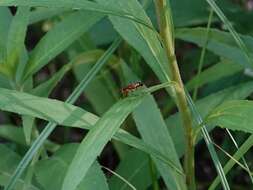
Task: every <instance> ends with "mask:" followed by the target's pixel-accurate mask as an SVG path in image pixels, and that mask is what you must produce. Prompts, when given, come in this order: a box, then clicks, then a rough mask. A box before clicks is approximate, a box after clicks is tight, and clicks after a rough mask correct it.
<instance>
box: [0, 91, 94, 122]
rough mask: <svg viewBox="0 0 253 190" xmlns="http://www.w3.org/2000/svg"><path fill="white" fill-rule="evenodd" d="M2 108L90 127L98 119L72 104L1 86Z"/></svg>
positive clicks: (0, 100) (0, 98)
mask: <svg viewBox="0 0 253 190" xmlns="http://www.w3.org/2000/svg"><path fill="white" fill-rule="evenodd" d="M0 109H1V110H4V111H9V112H14V113H19V114H21V115H29V116H32V117H36V118H41V119H45V120H48V121H52V122H55V123H57V124H64V125H67V126H80V125H83V126H84V127H85V126H86V127H90V126H92V125H93V124H94V123H95V122H96V121H97V116H95V115H94V114H92V113H89V112H86V111H84V110H83V109H81V108H79V107H76V106H73V105H71V104H67V103H64V102H61V101H58V100H53V99H48V98H40V97H37V96H33V95H30V94H27V93H23V92H18V91H15V90H7V89H2V88H0ZM56 113H57V114H56ZM78 123H79V124H78Z"/></svg>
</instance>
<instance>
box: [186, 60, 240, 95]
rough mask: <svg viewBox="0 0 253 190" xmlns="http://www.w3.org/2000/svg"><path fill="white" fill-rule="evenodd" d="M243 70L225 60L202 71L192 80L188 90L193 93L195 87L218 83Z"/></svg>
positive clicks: (187, 85)
mask: <svg viewBox="0 0 253 190" xmlns="http://www.w3.org/2000/svg"><path fill="white" fill-rule="evenodd" d="M242 70H243V67H242V66H241V65H238V64H235V63H233V62H231V61H228V60H223V61H221V62H219V63H217V64H215V65H213V66H211V67H209V68H208V69H206V70H204V71H202V72H201V73H200V74H199V76H196V77H194V78H193V79H191V80H190V81H189V82H188V83H187V84H186V88H187V89H188V90H189V91H191V90H192V89H193V88H194V87H195V85H196V84H197V83H198V86H199V87H200V86H203V85H205V84H208V83H211V82H214V81H217V80H219V79H221V78H224V77H228V76H231V75H233V74H235V73H237V72H240V71H242Z"/></svg>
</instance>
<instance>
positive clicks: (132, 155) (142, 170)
mask: <svg viewBox="0 0 253 190" xmlns="http://www.w3.org/2000/svg"><path fill="white" fill-rule="evenodd" d="M149 160H150V159H149V157H148V155H146V154H144V153H143V152H140V151H138V150H135V149H132V150H130V151H128V153H127V154H126V156H125V158H124V159H123V160H121V161H120V163H119V166H118V167H117V169H116V171H115V172H116V173H117V174H119V175H120V176H122V177H124V179H126V180H127V181H128V182H129V183H131V184H132V185H133V186H134V187H135V188H136V189H147V188H148V186H149V185H151V181H152V180H151V177H150V169H149ZM109 186H110V189H111V190H129V187H128V185H127V184H126V183H124V182H123V181H122V180H120V179H119V178H118V177H117V176H112V177H111V178H110V180H109Z"/></svg>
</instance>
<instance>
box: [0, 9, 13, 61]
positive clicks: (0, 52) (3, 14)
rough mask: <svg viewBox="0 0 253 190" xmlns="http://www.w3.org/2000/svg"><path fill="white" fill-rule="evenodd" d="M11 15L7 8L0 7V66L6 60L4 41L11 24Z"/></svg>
mask: <svg viewBox="0 0 253 190" xmlns="http://www.w3.org/2000/svg"><path fill="white" fill-rule="evenodd" d="M11 19H12V15H11V13H10V11H9V9H8V8H7V7H0V23H1V27H0V64H1V63H3V62H4V61H5V59H6V54H7V52H6V39H7V36H8V31H9V27H10V24H11Z"/></svg>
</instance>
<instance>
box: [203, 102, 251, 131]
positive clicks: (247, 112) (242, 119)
mask: <svg viewBox="0 0 253 190" xmlns="http://www.w3.org/2000/svg"><path fill="white" fill-rule="evenodd" d="M205 122H207V123H211V124H212V125H218V126H220V127H225V128H228V129H231V130H239V131H244V132H246V133H253V128H252V123H253V102H252V101H249V100H234V101H228V102H225V103H223V104H221V105H220V106H218V107H216V108H215V109H214V110H212V112H211V113H210V114H209V115H208V117H207V118H206V120H205Z"/></svg>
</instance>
